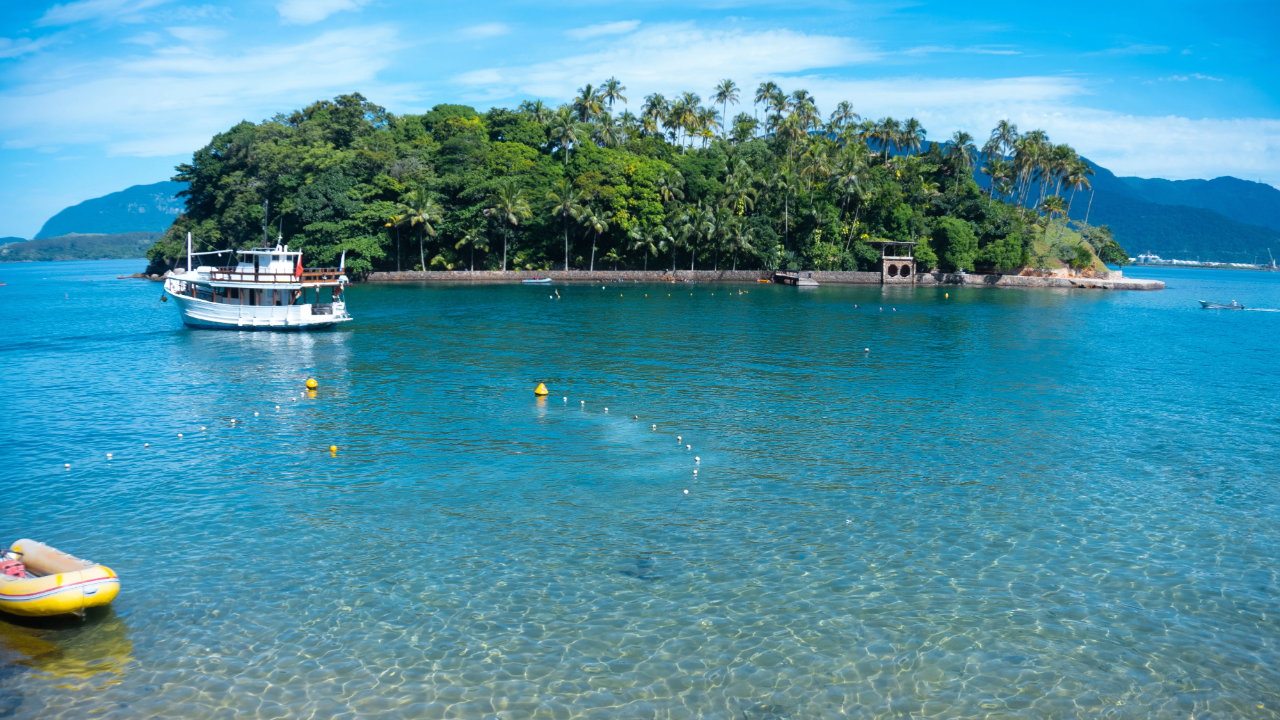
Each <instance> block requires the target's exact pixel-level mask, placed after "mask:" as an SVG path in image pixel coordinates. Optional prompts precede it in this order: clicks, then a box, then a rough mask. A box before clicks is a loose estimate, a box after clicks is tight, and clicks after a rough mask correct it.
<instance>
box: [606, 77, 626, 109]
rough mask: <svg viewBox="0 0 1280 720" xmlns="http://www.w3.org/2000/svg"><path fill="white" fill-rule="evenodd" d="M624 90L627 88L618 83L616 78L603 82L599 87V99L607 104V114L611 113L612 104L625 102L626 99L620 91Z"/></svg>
mask: <svg viewBox="0 0 1280 720" xmlns="http://www.w3.org/2000/svg"><path fill="white" fill-rule="evenodd" d="M626 89H627V86H626V85H623V84H622V83H620V82H618V78H616V77H611V78H609V79H608V80H605V81H604V85H601V86H600V99H601V100H603V101H605V102H607V103H609V112H613V104H614V103H615V102H618V101H621V102H623V103H626V102H627V97H626V96H625V95H623V94H622V91H623V90H626Z"/></svg>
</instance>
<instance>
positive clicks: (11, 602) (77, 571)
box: [0, 540, 120, 616]
mask: <svg viewBox="0 0 1280 720" xmlns="http://www.w3.org/2000/svg"><path fill="white" fill-rule="evenodd" d="M0 560H3V562H0V565H3V566H4V572H0V610H3V611H5V612H9V613H13V614H14V615H31V616H39V615H63V614H66V613H82V612H84V611H85V609H87V608H91V607H98V606H99V605H106V604H108V603H110V602H111V601H112V600H115V599H116V594H117V593H119V592H120V578H119V577H117V576H116V574H115V572H113V571H112V570H111V568H109V567H107V566H105V565H98V564H97V563H92V562H89V561H88V560H81V559H80V558H77V557H72V556H70V555H68V554H66V553H64V552H62V551H61V550H58V549H56V548H52V547H49V546H48V545H45V544H44V543H39V542H36V541H35V540H19V541H18V542H16V543H14V544H13V545H11V546H10V547H9V550H8V551H7V552H5V553H4V555H3V558H0ZM13 560H18V561H19V562H20V563H21V564H20V565H19V564H18V563H15V562H13ZM18 574H20V575H21V576H18Z"/></svg>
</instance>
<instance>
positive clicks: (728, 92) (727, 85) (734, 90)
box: [711, 78, 738, 137]
mask: <svg viewBox="0 0 1280 720" xmlns="http://www.w3.org/2000/svg"><path fill="white" fill-rule="evenodd" d="M711 101H712V102H718V103H720V104H721V105H722V106H723V112H721V116H722V117H726V118H727V117H729V103H733V104H734V105H737V104H738V86H737V85H736V84H735V83H734V82H733V81H732V80H730V79H728V78H725V79H724V80H721V81H720V84H719V85H716V89H715V93H714V94H713V95H712V96H711ZM724 135H725V137H728V136H729V130H728V128H725V131H724Z"/></svg>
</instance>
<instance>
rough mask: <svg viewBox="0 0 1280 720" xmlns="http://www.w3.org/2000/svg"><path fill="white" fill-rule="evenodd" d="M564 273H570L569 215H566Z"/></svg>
mask: <svg viewBox="0 0 1280 720" xmlns="http://www.w3.org/2000/svg"><path fill="white" fill-rule="evenodd" d="M564 271H565V272H569V213H565V214H564Z"/></svg>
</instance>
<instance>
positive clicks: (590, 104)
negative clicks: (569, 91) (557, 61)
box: [573, 83, 604, 122]
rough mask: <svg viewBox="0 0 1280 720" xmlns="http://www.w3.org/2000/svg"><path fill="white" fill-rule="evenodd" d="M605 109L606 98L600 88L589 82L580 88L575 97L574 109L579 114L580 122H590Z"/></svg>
mask: <svg viewBox="0 0 1280 720" xmlns="http://www.w3.org/2000/svg"><path fill="white" fill-rule="evenodd" d="M602 110H604V100H603V98H601V97H600V90H599V89H598V88H595V87H593V86H592V85H591V83H587V84H586V86H585V87H580V88H578V96H577V97H575V98H574V99H573V111H574V112H575V113H577V114H578V121H579V122H588V121H590V120H592V119H594V118H595V117H596V116H597V115H599V114H600V112H601V111H602Z"/></svg>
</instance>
